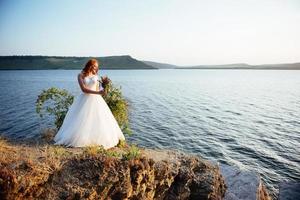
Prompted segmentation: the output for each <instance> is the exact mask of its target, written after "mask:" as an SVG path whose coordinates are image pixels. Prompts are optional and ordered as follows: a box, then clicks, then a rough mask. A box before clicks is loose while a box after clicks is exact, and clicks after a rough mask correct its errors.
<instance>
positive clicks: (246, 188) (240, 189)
mask: <svg viewBox="0 0 300 200" xmlns="http://www.w3.org/2000/svg"><path fill="white" fill-rule="evenodd" d="M220 169H221V172H222V175H223V176H224V178H225V184H226V186H227V191H226V193H225V198H224V199H225V200H241V199H242V200H271V197H270V196H269V194H268V192H267V190H266V188H265V186H264V184H263V182H262V181H261V178H260V176H259V175H258V174H256V173H255V172H251V171H242V170H240V169H238V168H236V167H232V166H229V165H225V164H220Z"/></svg>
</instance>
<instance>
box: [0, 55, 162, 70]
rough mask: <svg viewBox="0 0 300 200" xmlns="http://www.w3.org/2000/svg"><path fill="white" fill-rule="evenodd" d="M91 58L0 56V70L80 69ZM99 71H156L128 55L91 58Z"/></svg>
mask: <svg viewBox="0 0 300 200" xmlns="http://www.w3.org/2000/svg"><path fill="white" fill-rule="evenodd" d="M90 58H91V57H63V56H0V70H4V69H5V70H10V69H24V70H25V69H82V68H83V67H84V65H85V63H86V62H87V61H88V60H89V59H90ZM93 58H96V59H98V61H100V69H157V68H155V67H153V66H150V65H147V64H146V63H144V62H141V61H139V60H136V59H134V58H132V57H131V56H129V55H122V56H107V57H93Z"/></svg>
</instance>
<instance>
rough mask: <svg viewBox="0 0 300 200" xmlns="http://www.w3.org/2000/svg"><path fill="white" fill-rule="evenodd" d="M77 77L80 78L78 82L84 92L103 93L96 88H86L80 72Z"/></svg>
mask: <svg viewBox="0 0 300 200" xmlns="http://www.w3.org/2000/svg"><path fill="white" fill-rule="evenodd" d="M77 78H78V83H79V86H80V88H81V90H82V92H85V93H89V94H102V93H103V92H102V91H95V90H90V89H88V88H86V87H85V85H84V82H83V78H82V75H81V74H78V77H77Z"/></svg>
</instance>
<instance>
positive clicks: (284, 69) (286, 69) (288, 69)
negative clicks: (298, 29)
mask: <svg viewBox="0 0 300 200" xmlns="http://www.w3.org/2000/svg"><path fill="white" fill-rule="evenodd" d="M13 70H18V71H28V70H34V71H38V70H81V69H64V68H59V69H51V68H49V69H0V71H13ZM100 70H281V71H291V70H295V71H298V70H300V68H299V69H290V68H164V69H159V68H153V69H132V68H129V69H124V68H100Z"/></svg>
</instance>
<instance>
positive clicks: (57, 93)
mask: <svg viewBox="0 0 300 200" xmlns="http://www.w3.org/2000/svg"><path fill="white" fill-rule="evenodd" d="M106 78H107V77H106ZM101 79H102V80H103V77H102V78H101ZM107 79H108V78H107ZM108 80H109V79H108ZM103 86H104V90H105V94H104V95H103V99H104V100H105V102H106V103H107V105H108V107H109V108H110V110H111V111H112V114H113V115H114V117H115V119H116V121H117V122H118V124H119V126H120V128H121V129H122V132H123V133H124V134H128V135H130V134H131V133H132V132H131V129H130V127H129V121H128V104H127V101H126V99H125V98H124V97H123V95H122V93H121V87H120V88H118V87H115V86H114V85H113V84H112V82H111V81H110V80H109V81H107V82H106V83H105V85H104V84H103ZM73 100H74V96H73V95H72V94H70V93H69V92H68V91H67V90H65V89H58V88H55V87H52V88H49V89H47V90H43V91H42V93H41V94H40V95H39V96H38V98H37V100H36V112H37V113H38V114H39V115H40V117H43V115H44V114H45V113H47V114H49V115H54V117H55V122H54V123H55V126H56V128H57V129H59V128H60V127H61V125H62V123H63V120H64V118H65V116H66V114H67V112H68V109H69V107H70V106H71V105H72V103H73Z"/></svg>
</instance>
